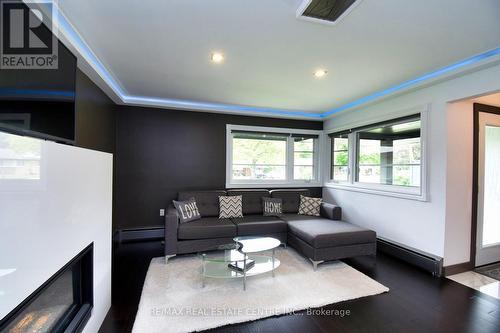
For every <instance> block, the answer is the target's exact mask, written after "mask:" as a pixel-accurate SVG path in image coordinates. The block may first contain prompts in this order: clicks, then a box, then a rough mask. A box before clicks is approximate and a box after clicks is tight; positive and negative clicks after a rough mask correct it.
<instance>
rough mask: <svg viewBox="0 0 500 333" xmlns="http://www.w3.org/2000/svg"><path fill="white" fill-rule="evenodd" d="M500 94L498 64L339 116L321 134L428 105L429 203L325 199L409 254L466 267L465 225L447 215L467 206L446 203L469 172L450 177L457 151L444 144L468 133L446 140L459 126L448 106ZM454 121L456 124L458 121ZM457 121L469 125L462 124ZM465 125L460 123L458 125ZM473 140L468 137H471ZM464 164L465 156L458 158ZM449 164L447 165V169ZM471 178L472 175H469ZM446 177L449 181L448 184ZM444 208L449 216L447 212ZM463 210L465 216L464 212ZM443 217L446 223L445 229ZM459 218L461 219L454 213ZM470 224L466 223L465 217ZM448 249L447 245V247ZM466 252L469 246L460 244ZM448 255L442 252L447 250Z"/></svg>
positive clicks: (342, 195) (329, 194) (327, 194)
mask: <svg viewBox="0 0 500 333" xmlns="http://www.w3.org/2000/svg"><path fill="white" fill-rule="evenodd" d="M499 89H500V64H498V62H497V63H496V65H492V66H491V67H488V68H482V69H479V70H476V71H474V72H472V73H468V74H466V75H463V76H459V77H456V78H453V79H450V80H447V81H443V82H440V83H437V84H434V85H432V86H428V87H424V88H421V89H418V90H414V91H410V92H407V93H404V94H401V95H398V96H395V97H392V98H388V99H385V100H383V101H381V102H379V103H377V104H372V105H369V106H367V107H365V108H360V109H357V110H354V111H348V112H345V113H342V114H339V115H337V116H335V117H333V118H331V119H329V120H327V121H326V122H325V126H324V127H325V129H326V130H328V129H335V128H342V127H345V126H349V125H351V124H355V123H358V122H363V121H366V120H367V119H378V118H380V117H384V116H385V115H389V114H394V113H397V112H398V111H400V110H407V109H409V108H413V107H415V106H419V105H424V104H430V112H429V133H428V135H429V141H428V143H429V144H428V154H429V155H428V157H429V169H428V172H429V179H428V180H429V198H428V201H427V202H420V201H415V200H408V199H400V198H394V197H386V196H380V195H376V194H366V193H359V192H352V191H348V190H342V189H333V188H328V187H325V188H324V190H323V192H324V193H323V196H324V198H325V200H326V201H331V202H335V203H337V204H339V205H340V206H342V207H343V210H344V214H345V215H344V216H345V218H346V220H348V221H350V222H353V223H357V224H359V225H362V226H365V227H368V228H371V229H373V230H375V231H376V232H377V233H378V235H379V236H382V237H385V238H388V239H389V240H393V241H396V242H399V243H403V244H406V245H408V246H411V247H413V248H416V249H419V250H421V251H425V252H428V253H431V254H434V255H438V256H440V257H444V262H445V265H452V264H455V263H458V262H465V261H468V259H469V258H468V255H467V253H466V251H465V250H463V249H460V250H457V248H458V247H459V245H458V242H461V241H462V240H465V239H466V238H467V233H469V235H470V230H469V231H467V230H465V229H466V228H465V220H466V219H467V217H463V219H462V220H461V221H460V222H453V223H452V222H451V221H452V219H453V216H452V215H451V210H452V209H453V207H457V206H467V205H470V202H469V201H467V200H466V197H467V194H466V193H460V195H458V194H457V195H456V196H454V197H448V198H447V189H448V188H449V189H450V190H451V191H452V188H453V186H457V192H458V190H460V189H461V190H463V189H464V188H465V187H467V186H468V184H467V180H466V179H465V180H464V179H463V178H461V176H460V175H463V174H465V173H467V172H468V170H467V169H468V166H461V168H462V169H460V170H457V171H456V173H451V172H450V171H449V170H450V168H451V169H452V168H454V165H453V164H452V162H453V163H454V162H455V159H460V158H459V157H457V156H455V154H453V157H451V161H449V160H448V157H447V151H448V150H450V149H456V148H457V147H455V146H452V147H448V142H449V141H450V140H454V139H455V138H457V137H460V138H461V139H463V140H467V142H468V140H469V139H466V138H464V136H465V135H468V134H467V133H460V131H459V130H456V131H452V132H451V134H450V135H448V132H447V130H448V126H458V124H456V123H455V121H453V120H452V121H449V117H453V116H454V114H453V113H450V116H448V112H447V108H448V105H449V104H448V102H451V101H457V100H460V99H465V98H469V97H473V96H477V95H481V94H485V93H488V92H494V91H497V90H499ZM464 117H465V116H464ZM457 121H458V120H457ZM461 121H465V122H467V119H465V118H462V119H461ZM461 124H462V125H464V123H461ZM470 140H472V136H471V137H470ZM463 158H467V156H462V159H463ZM448 163H450V164H448ZM470 173H472V171H470ZM448 174H449V175H450V178H448ZM447 207H449V208H450V211H447ZM464 210H466V209H465V208H464ZM447 214H448V217H449V221H450V223H448V224H447V223H446V221H447ZM457 214H459V213H457ZM469 223H470V217H469ZM448 243H450V244H448ZM463 246H464V247H468V245H466V244H463ZM445 249H446V250H445Z"/></svg>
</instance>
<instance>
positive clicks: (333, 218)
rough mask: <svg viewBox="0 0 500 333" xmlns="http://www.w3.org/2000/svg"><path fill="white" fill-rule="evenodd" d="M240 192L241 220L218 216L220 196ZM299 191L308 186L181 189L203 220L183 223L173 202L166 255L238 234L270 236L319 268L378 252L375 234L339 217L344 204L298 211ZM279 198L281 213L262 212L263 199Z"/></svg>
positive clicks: (202, 247)
mask: <svg viewBox="0 0 500 333" xmlns="http://www.w3.org/2000/svg"><path fill="white" fill-rule="evenodd" d="M221 195H241V196H242V197H243V216H244V217H242V218H233V219H219V218H218V216H219V196H221ZM300 195H305V196H307V195H309V191H308V190H296V189H290V190H288V189H285V190H271V191H268V190H261V189H250V190H227V191H226V190H216V191H187V192H180V193H179V196H178V200H187V199H189V198H191V197H194V198H195V199H196V202H197V206H198V209H199V211H200V214H201V216H202V218H201V219H200V220H197V221H193V222H188V223H182V224H180V223H179V218H178V215H177V211H176V210H175V208H174V207H173V205H171V206H170V207H169V208H168V212H167V216H166V218H165V258H166V260H167V261H168V258H170V257H172V256H175V255H177V254H185V253H194V252H200V251H209V250H215V249H217V247H218V246H220V245H223V244H227V243H230V242H232V240H233V238H234V237H236V236H270V237H274V238H277V239H279V240H280V241H281V242H282V243H283V244H289V245H290V246H292V247H293V248H294V249H296V250H297V251H298V252H300V253H302V254H303V255H305V256H306V257H308V258H309V259H310V260H311V262H312V263H313V266H314V268H315V269H316V267H317V265H318V264H319V263H321V262H323V261H327V260H335V259H342V258H347V257H353V256H359V255H375V253H376V234H375V232H374V231H371V230H368V229H364V228H361V227H359V226H357V225H355V224H351V223H348V222H343V221H341V219H342V210H341V208H340V207H338V206H335V205H332V204H329V203H322V205H321V216H304V215H298V214H297V212H298V210H299V203H300ZM263 197H274V198H281V199H282V201H283V213H284V214H283V215H282V216H280V217H279V218H278V217H274V216H263V215H262V210H263V208H262V198H263Z"/></svg>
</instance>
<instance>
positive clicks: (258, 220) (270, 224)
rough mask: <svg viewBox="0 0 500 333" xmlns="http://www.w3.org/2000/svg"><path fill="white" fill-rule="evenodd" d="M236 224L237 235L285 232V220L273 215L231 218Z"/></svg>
mask: <svg viewBox="0 0 500 333" xmlns="http://www.w3.org/2000/svg"><path fill="white" fill-rule="evenodd" d="M232 221H233V222H234V223H235V224H236V226H237V232H238V236H253V235H266V234H272V233H279V232H286V230H287V227H286V222H285V221H283V220H280V219H279V218H277V217H275V216H262V215H249V216H245V217H242V218H237V219H232Z"/></svg>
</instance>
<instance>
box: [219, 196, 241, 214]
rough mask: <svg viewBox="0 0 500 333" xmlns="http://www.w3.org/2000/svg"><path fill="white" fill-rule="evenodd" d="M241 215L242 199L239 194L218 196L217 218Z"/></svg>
mask: <svg viewBox="0 0 500 333" xmlns="http://www.w3.org/2000/svg"><path fill="white" fill-rule="evenodd" d="M232 217H243V201H242V196H241V195H231V196H220V197H219V218H220V219H229V218H232Z"/></svg>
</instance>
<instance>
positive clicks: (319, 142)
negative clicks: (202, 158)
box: [226, 124, 324, 188]
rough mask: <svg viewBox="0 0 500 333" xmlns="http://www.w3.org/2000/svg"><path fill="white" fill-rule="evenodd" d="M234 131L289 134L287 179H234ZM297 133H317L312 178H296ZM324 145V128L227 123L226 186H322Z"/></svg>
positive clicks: (286, 166)
mask: <svg viewBox="0 0 500 333" xmlns="http://www.w3.org/2000/svg"><path fill="white" fill-rule="evenodd" d="M232 131H248V132H267V133H280V134H285V135H287V141H286V142H287V143H286V165H285V169H286V171H285V179H284V180H266V179H262V180H249V179H245V180H238V179H233V173H232V170H233V168H232V167H233V136H232ZM293 134H296V135H300V134H303V135H317V136H318V138H317V139H315V140H314V151H313V156H314V159H313V174H314V176H315V178H314V179H312V180H294V179H293V177H294V175H293V173H294V138H293V137H292V135H293ZM323 145H324V135H323V131H322V130H305V129H295V128H279V127H261V126H244V125H232V124H227V125H226V188H244V187H246V188H257V187H267V186H279V187H298V186H307V187H321V186H323V177H322V176H323V173H322V169H323V168H322V160H321V155H322V154H321V151H322V147H323Z"/></svg>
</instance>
